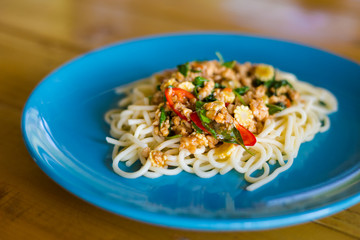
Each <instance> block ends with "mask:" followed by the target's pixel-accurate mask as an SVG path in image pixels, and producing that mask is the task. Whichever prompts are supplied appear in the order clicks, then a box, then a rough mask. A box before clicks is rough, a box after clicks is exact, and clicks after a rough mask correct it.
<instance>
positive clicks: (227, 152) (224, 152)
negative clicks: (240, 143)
mask: <svg viewBox="0 0 360 240" xmlns="http://www.w3.org/2000/svg"><path fill="white" fill-rule="evenodd" d="M234 150H235V145H234V144H232V143H226V142H224V143H223V144H222V145H221V146H220V147H217V148H216V149H215V155H216V156H218V158H219V159H222V160H223V159H226V158H228V157H230V156H231V154H232V153H233V152H234Z"/></svg>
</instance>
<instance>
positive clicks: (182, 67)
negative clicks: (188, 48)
mask: <svg viewBox="0 0 360 240" xmlns="http://www.w3.org/2000/svg"><path fill="white" fill-rule="evenodd" d="M177 69H178V71H179V72H180V73H181V74H182V75H183V76H184V77H186V76H187V74H188V72H189V70H190V64H189V63H188V62H187V63H185V64H181V65H178V66H177Z"/></svg>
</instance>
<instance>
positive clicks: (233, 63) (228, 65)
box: [222, 60, 236, 68]
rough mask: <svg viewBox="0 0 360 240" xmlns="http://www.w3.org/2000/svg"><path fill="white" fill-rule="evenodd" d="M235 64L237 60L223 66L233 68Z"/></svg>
mask: <svg viewBox="0 0 360 240" xmlns="http://www.w3.org/2000/svg"><path fill="white" fill-rule="evenodd" d="M235 63H236V61H235V60H232V61H229V62H224V63H223V64H222V65H223V66H224V67H226V68H233V67H234V66H235Z"/></svg>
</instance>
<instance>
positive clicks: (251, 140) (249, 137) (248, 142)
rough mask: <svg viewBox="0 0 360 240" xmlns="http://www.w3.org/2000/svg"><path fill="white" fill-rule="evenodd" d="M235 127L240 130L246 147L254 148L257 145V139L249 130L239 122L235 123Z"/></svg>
mask: <svg viewBox="0 0 360 240" xmlns="http://www.w3.org/2000/svg"><path fill="white" fill-rule="evenodd" d="M235 127H236V129H237V130H239V132H240V134H241V137H242V139H243V141H244V145H245V146H254V145H255V143H256V137H255V136H254V134H252V133H251V132H250V131H249V130H247V129H246V128H244V127H243V126H241V125H240V124H239V123H238V122H237V121H235Z"/></svg>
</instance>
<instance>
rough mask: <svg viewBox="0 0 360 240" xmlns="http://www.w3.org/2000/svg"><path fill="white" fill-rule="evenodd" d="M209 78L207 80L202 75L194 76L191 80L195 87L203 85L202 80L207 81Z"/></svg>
mask: <svg viewBox="0 0 360 240" xmlns="http://www.w3.org/2000/svg"><path fill="white" fill-rule="evenodd" d="M208 81H209V80H207V79H206V78H203V77H200V76H198V77H196V78H195V79H194V81H193V84H194V85H195V87H203V86H204V82H208Z"/></svg>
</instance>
